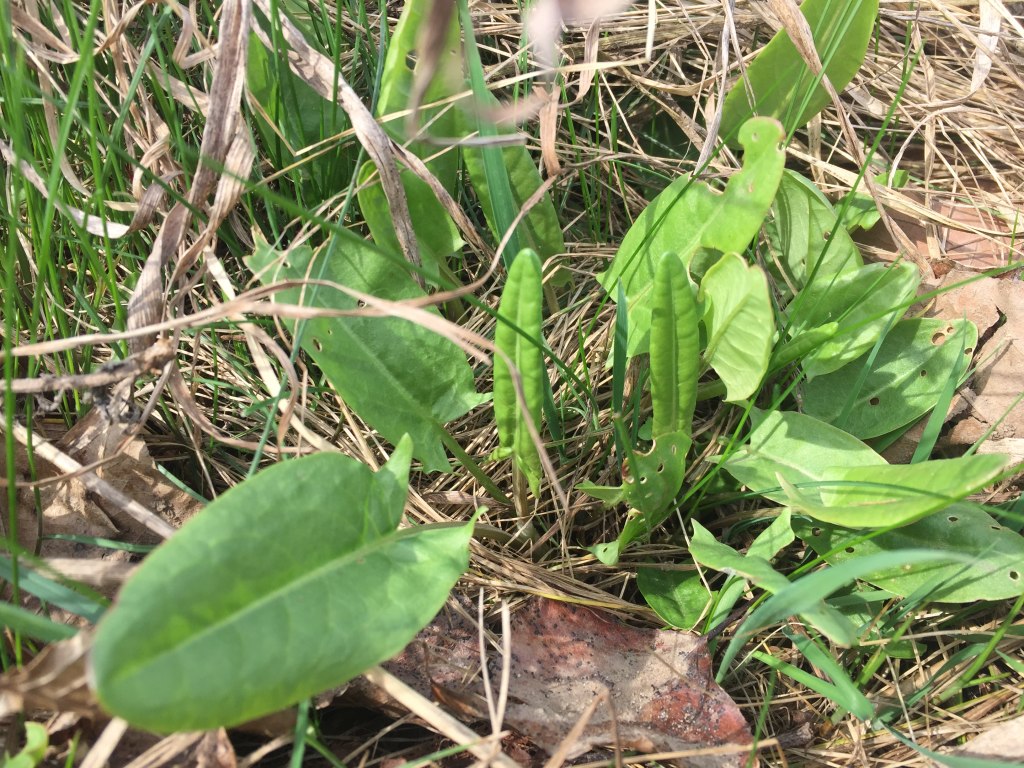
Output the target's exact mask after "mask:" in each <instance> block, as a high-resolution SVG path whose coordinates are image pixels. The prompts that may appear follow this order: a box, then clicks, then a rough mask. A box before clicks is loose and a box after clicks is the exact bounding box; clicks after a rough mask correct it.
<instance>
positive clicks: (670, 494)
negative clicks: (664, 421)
mask: <svg viewBox="0 0 1024 768" xmlns="http://www.w3.org/2000/svg"><path fill="white" fill-rule="evenodd" d="M692 442H693V441H692V440H691V439H690V436H689V434H687V433H685V432H671V433H668V434H665V435H662V436H661V438H659V439H658V440H656V441H655V443H654V445H653V446H651V449H650V450H649V451H648V452H647V453H632V452H631V453H630V455H629V458H628V460H627V461H626V462H624V464H623V469H622V479H623V482H622V487H621V488H619V489H615V488H609V487H607V486H604V487H602V486H595V485H592V484H589V483H581V484H580V485H578V486H577V488H579V489H580V490H582V491H584V492H585V493H589V494H591V495H592V496H595V497H596V498H600V499H603V500H604V501H605V502H606V503H617V502H618V501H620V500H622V499H625V501H627V502H628V503H629V505H630V507H631V509H630V510H629V513H628V514H627V516H626V522H625V523H624V524H623V526H622V532H621V533H620V534H619V537H618V538H617V539H616V540H615V541H614V542H609V543H606V544H598V545H596V546H593V547H588V548H587V549H588V550H589V551H590V552H591V553H592V554H593V555H594V556H595V557H597V558H598V559H599V560H600V561H601V562H602V563H604V564H605V565H615V563H617V562H618V561H619V555H620V553H621V552H622V551H623V550H624V549H625V548H626V547H627V546H629V545H630V544H631V543H632V542H634V541H636V540H637V539H639V538H641V537H642V536H648V535H650V533H651V531H653V530H654V529H655V528H656V527H657V526H659V525H661V524H662V523H663V522H665V520H666V519H667V518H668V516H669V515H670V514H671V512H672V502H673V501H674V500H675V497H676V495H677V494H678V493H679V490H680V489H681V488H682V487H683V478H684V477H685V475H686V454H687V452H688V451H689V450H690V445H691V444H692Z"/></svg>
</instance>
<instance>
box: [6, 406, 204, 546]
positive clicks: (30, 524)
mask: <svg viewBox="0 0 1024 768" xmlns="http://www.w3.org/2000/svg"><path fill="white" fill-rule="evenodd" d="M42 438H49V440H51V441H52V443H53V445H52V448H53V449H55V450H53V453H54V454H55V455H60V456H67V457H70V458H71V459H73V460H74V462H76V463H77V464H80V465H82V466H85V467H89V466H94V467H95V468H94V470H93V474H94V475H95V476H96V477H98V478H99V479H100V480H102V481H103V487H104V488H107V489H111V490H112V491H113V492H114V493H116V494H119V496H120V498H125V499H130V500H131V501H133V502H135V503H136V504H139V505H141V507H143V508H145V509H146V510H148V514H150V515H152V516H153V519H154V520H156V521H157V522H160V523H161V525H162V526H164V528H166V529H167V530H168V531H171V532H173V530H174V528H176V527H179V526H180V525H181V524H182V523H183V522H184V521H185V520H187V519H188V518H190V517H192V516H193V515H194V514H195V513H196V512H198V511H199V510H200V509H201V508H202V506H203V503H202V502H201V501H199V500H197V499H195V498H193V497H192V496H189V495H188V494H187V493H185V492H184V491H182V490H181V489H179V488H177V487H176V486H174V485H173V484H171V483H170V482H169V481H168V480H167V478H166V477H165V476H164V475H163V474H161V472H160V470H159V469H157V466H156V462H154V461H153V458H152V457H151V456H150V454H149V450H148V448H147V447H146V443H145V441H144V440H143V439H142V437H140V436H138V435H135V436H130V437H128V438H127V439H126V426H125V425H124V424H117V423H110V422H108V421H106V420H105V419H104V418H103V417H102V415H101V413H100V409H99V408H94V409H93V410H92V411H90V412H89V414H87V415H86V416H85V417H84V418H83V419H82V420H81V421H79V422H78V424H76V425H75V426H74V427H72V428H71V430H70V431H68V432H66V433H64V434H63V435H59V434H56V433H51V434H46V435H39V434H35V435H34V436H33V441H34V443H35V444H36V445H39V441H40V440H41V439H42ZM48 455H49V454H48ZM35 470H36V475H35V476H36V479H37V480H38V481H45V480H50V482H45V483H43V484H41V485H39V486H38V494H39V495H38V511H39V512H40V513H41V517H40V518H37V506H36V503H37V498H36V494H35V492H34V491H33V489H32V488H31V487H30V486H29V485H26V486H25V487H19V488H18V518H19V526H18V530H19V539H20V543H21V545H22V546H23V547H24V548H25V549H27V550H29V551H38V553H39V554H40V555H41V556H42V557H48V558H71V557H77V558H82V557H83V554H84V553H83V548H84V545H82V544H79V543H77V542H74V541H68V540H60V539H53V538H46V539H44V540H43V541H42V542H37V538H38V535H39V534H40V533H42V534H43V535H44V536H53V535H55V534H61V535H72V536H81V537H92V536H95V537H103V538H116V539H119V540H121V541H124V542H128V543H133V544H157V543H159V542H160V541H161V540H162V539H161V537H160V536H158V535H156V534H155V533H154V532H153V531H152V530H150V529H149V528H147V527H146V526H144V525H142V524H141V523H140V522H139V521H137V520H135V519H133V518H132V517H130V516H128V515H127V514H125V512H124V510H123V509H122V508H121V507H120V506H119V505H118V504H115V503H113V500H112V499H108V498H104V496H103V493H102V492H97V491H96V490H95V489H91V488H89V487H87V486H86V484H85V483H84V481H83V478H82V477H80V476H71V477H67V478H66V479H65V480H58V478H61V477H63V476H64V475H65V473H64V472H63V471H62V470H60V469H58V468H57V467H55V466H54V465H52V464H50V463H49V462H47V461H45V460H43V459H42V458H40V456H39V455H36V457H35ZM5 471H6V470H5V469H4V460H3V458H2V457H0V472H5ZM15 475H16V477H17V478H18V480H19V482H25V483H27V482H28V481H29V480H30V479H31V475H30V473H29V464H28V460H27V456H26V452H25V450H24V448H23V447H22V446H21V445H20V444H19V445H18V446H17V450H16V451H15ZM37 546H38V550H37ZM88 556H92V553H91V552H90V553H88ZM103 557H104V559H112V560H122V561H123V560H126V559H127V557H128V554H127V553H125V552H118V551H110V550H108V551H106V552H105V553H104V554H103Z"/></svg>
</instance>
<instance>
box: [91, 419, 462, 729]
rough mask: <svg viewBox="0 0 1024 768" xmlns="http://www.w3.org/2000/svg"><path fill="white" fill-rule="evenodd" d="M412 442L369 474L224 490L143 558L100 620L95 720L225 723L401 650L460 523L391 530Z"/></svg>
mask: <svg viewBox="0 0 1024 768" xmlns="http://www.w3.org/2000/svg"><path fill="white" fill-rule="evenodd" d="M410 453H411V445H410V443H409V441H408V439H407V438H406V439H403V440H402V441H401V442H400V443H399V445H398V447H397V448H396V449H395V452H394V454H393V456H392V458H391V460H390V461H389V462H388V464H387V465H386V466H385V468H384V469H382V470H381V471H380V472H378V473H377V474H374V473H373V472H371V471H370V469H369V468H368V467H366V466H365V465H363V464H360V463H358V462H356V461H355V460H353V459H350V458H348V457H346V456H342V455H341V454H336V453H321V454H316V455H313V456H307V457H303V458H299V459H293V460H290V461H286V462H283V463H280V464H277V465H274V466H272V467H270V468H269V469H266V470H264V471H263V472H260V473H259V474H258V475H256V476H255V477H253V478H252V479H251V480H248V481H246V482H244V483H241V484H240V485H238V486H236V487H234V488H232V489H231V490H229V491H228V492H227V493H225V494H224V495H222V496H221V497H220V498H218V499H217V500H216V501H214V502H212V503H211V504H210V505H209V506H208V507H207V508H206V509H204V510H203V512H202V513H200V514H199V515H197V516H196V517H195V518H193V519H192V520H190V521H189V522H188V523H187V524H186V525H185V526H184V527H183V528H182V529H181V530H180V531H179V532H178V533H177V534H176V535H175V536H174V537H173V538H172V539H170V540H169V541H168V542H167V543H165V544H164V545H163V546H161V547H160V548H159V549H157V550H156V551H155V552H154V553H153V554H151V555H150V556H149V557H147V558H146V560H145V561H144V562H143V564H142V566H141V567H140V568H139V570H138V571H137V572H136V574H135V575H134V576H133V577H132V579H131V580H130V581H129V582H128V584H127V585H125V587H124V589H122V591H121V594H120V597H119V598H118V601H117V603H116V605H115V606H114V607H113V608H112V609H111V610H110V611H109V612H108V613H107V615H106V616H105V617H104V618H103V620H102V621H101V622H100V624H99V627H98V629H97V632H96V636H95V639H94V644H93V650H92V657H91V668H92V677H93V680H94V681H95V689H96V695H97V697H98V698H99V701H100V703H101V704H102V705H103V706H104V708H105V709H107V710H108V711H109V712H111V713H113V714H115V715H118V716H120V717H123V718H124V719H126V720H127V721H129V722H130V723H132V724H133V725H134V726H137V727H139V728H143V729H146V730H152V731H157V732H167V731H179V730H181V731H185V730H206V729H210V728H217V727H221V726H231V725H235V724H237V723H241V722H244V721H246V720H251V719H253V718H256V717H260V716H262V715H265V714H268V713H270V712H273V711H275V710H278V709H280V708H282V707H285V706H288V705H290V704H293V703H295V702H296V701H299V700H300V699H303V698H306V697H308V696H311V695H313V694H315V693H317V692H318V691H322V690H324V689H327V688H330V687H332V686H337V685H341V684H342V683H344V682H345V681H347V680H350V679H351V678H352V677H354V676H356V675H358V674H359V673H360V672H362V671H363V670H364V669H366V668H367V667H369V666H371V665H373V664H376V663H378V662H380V661H383V660H385V659H387V658H389V657H391V656H393V655H394V654H395V653H397V652H398V651H400V650H401V649H402V648H403V647H404V646H405V644H406V643H408V642H409V641H410V640H411V639H412V638H413V637H414V636H415V634H416V632H417V631H419V629H421V628H422V627H423V626H425V625H426V624H427V623H428V622H429V621H430V620H431V619H432V618H433V617H434V615H435V614H436V613H437V611H438V610H440V608H441V606H442V605H443V604H444V600H445V598H446V596H447V595H448V592H449V590H450V589H451V587H452V586H453V585H454V583H455V581H456V580H457V579H458V577H459V576H460V575H461V574H462V572H463V571H464V570H465V569H466V567H467V566H468V561H469V552H468V544H469V538H470V535H471V533H472V524H466V525H457V526H429V527H420V526H415V527H410V528H405V529H402V530H396V526H397V524H398V521H399V519H400V518H401V515H402V507H403V504H404V501H405V489H406V483H407V480H408V471H409V459H410Z"/></svg>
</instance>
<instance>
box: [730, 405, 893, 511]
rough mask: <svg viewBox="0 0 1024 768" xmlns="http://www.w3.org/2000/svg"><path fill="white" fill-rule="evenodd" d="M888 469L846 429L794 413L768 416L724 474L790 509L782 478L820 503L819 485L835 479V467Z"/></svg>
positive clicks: (778, 412)
mask: <svg viewBox="0 0 1024 768" xmlns="http://www.w3.org/2000/svg"><path fill="white" fill-rule="evenodd" d="M860 466H865V467H877V466H886V461H885V459H883V458H882V457H881V456H879V455H878V454H877V453H875V452H874V451H873V450H871V449H870V448H869V447H868V446H866V445H865V444H864V443H862V442H861V441H860V440H858V439H857V438H855V437H853V436H852V435H850V434H848V433H846V432H844V431H843V430H841V429H837V428H836V427H833V426H831V425H830V424H826V423H825V422H823V421H819V420H818V419H815V418H813V417H811V416H807V415H805V414H802V413H796V412H794V411H770V412H769V413H767V414H766V415H764V417H763V419H762V420H761V422H760V423H759V424H758V425H757V427H756V428H755V429H754V431H753V432H751V433H750V437H749V439H748V440H747V443H746V445H744V446H741V447H740V448H739V449H737V450H736V451H735V452H733V453H732V454H731V455H730V456H729V458H728V459H726V460H725V461H724V462H722V468H723V469H724V470H725V471H726V472H728V473H729V474H730V475H732V476H733V477H734V478H736V480H738V481H739V482H741V483H742V484H743V485H745V486H746V487H747V488H749V489H750V490H751V491H753V492H754V493H757V494H760V495H761V496H764V497H765V498H768V499H771V500H772V501H775V502H778V503H779V504H786V503H787V502H788V497H787V496H786V494H785V493H784V492H783V491H782V488H781V487H780V485H779V480H778V478H779V476H780V475H781V476H782V477H783V478H784V479H785V480H786V481H788V482H789V483H790V484H791V485H795V486H801V490H802V492H803V493H804V494H806V495H807V496H808V497H809V498H813V499H818V500H819V501H820V499H821V494H820V491H819V489H818V488H816V487H815V485H816V484H818V483H820V482H822V481H824V480H826V479H829V478H831V477H832V476H833V475H832V474H831V471H832V468H833V467H860Z"/></svg>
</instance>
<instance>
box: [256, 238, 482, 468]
mask: <svg viewBox="0 0 1024 768" xmlns="http://www.w3.org/2000/svg"><path fill="white" fill-rule="evenodd" d="M248 264H249V268H250V269H251V270H252V271H253V272H254V273H256V274H257V275H258V276H259V278H260V280H261V281H262V282H263V283H264V284H270V283H272V282H274V281H275V280H301V279H303V278H306V277H311V278H318V277H320V278H322V279H324V280H329V281H332V282H335V283H338V284H340V285H344V286H346V287H348V288H352V289H355V290H358V291H361V292H363V293H368V294H372V295H375V296H380V297H382V298H385V299H391V300H397V299H412V298H421V297H423V296H424V293H423V291H422V290H421V289H420V288H419V287H418V286H417V285H416V284H415V283H414V282H413V280H412V278H411V277H410V276H409V274H408V273H407V272H406V271H405V269H404V268H403V267H402V266H401V265H400V264H399V263H397V262H396V261H394V260H391V259H388V258H387V257H385V255H384V254H382V253H381V252H379V251H378V250H377V249H375V248H374V247H373V246H371V245H370V244H369V243H367V242H365V241H364V240H361V239H359V238H357V237H356V236H355V235H352V234H350V233H348V232H339V233H337V234H335V236H334V238H333V239H332V240H331V241H330V242H329V243H328V245H327V246H325V247H324V248H323V249H321V251H320V253H319V254H318V255H317V256H316V257H314V254H313V251H312V249H310V248H308V247H305V246H302V247H298V248H292V249H291V250H289V251H287V252H285V253H280V252H278V251H275V250H274V249H273V248H271V247H270V246H269V245H267V244H266V243H264V242H260V243H257V245H256V250H255V252H254V253H253V255H252V256H251V257H250V258H249V260H248ZM321 270H322V271H321ZM276 300H277V301H281V302H291V303H296V304H298V303H302V304H304V305H305V306H315V307H328V308H331V309H347V310H351V309H355V308H356V300H355V299H354V298H352V297H350V296H348V295H346V294H343V293H341V292H340V291H336V290H333V289H331V288H328V287H326V286H319V287H317V288H315V289H314V288H313V287H308V288H306V289H305V298H303V292H302V291H301V290H300V289H298V288H291V289H288V290H284V291H281V292H280V293H278V294H276ZM300 300H301V301H300ZM431 311H432V312H433V310H431ZM303 327H304V332H303V334H302V348H303V349H304V350H305V351H306V352H307V353H308V354H309V355H310V356H311V357H312V358H313V359H314V360H315V361H316V363H317V365H318V366H320V369H321V370H322V371H323V372H324V375H326V376H327V378H328V380H329V381H330V382H331V385H332V386H333V387H334V388H335V389H336V390H337V391H338V393H339V394H340V395H341V396H342V397H343V398H344V399H345V401H346V403H348V405H349V406H350V407H351V408H352V409H353V410H354V411H355V412H356V413H358V414H359V416H360V417H362V418H363V419H365V420H366V422H367V423H368V424H370V426H372V427H373V428H374V429H376V430H377V431H379V432H380V433H381V434H382V435H383V436H384V437H385V438H386V439H388V440H390V441H391V442H392V443H395V442H397V441H398V440H399V438H401V436H402V435H403V434H405V433H408V434H409V435H410V436H411V437H412V439H413V444H414V446H415V454H414V455H415V456H416V458H418V459H419V460H420V461H422V462H423V467H424V469H425V470H426V471H439V470H440V471H447V470H448V469H449V468H450V466H449V463H448V458H447V456H446V455H445V451H444V448H443V446H442V443H441V437H440V434H441V428H442V426H441V425H443V424H444V423H446V422H448V421H450V420H452V419H456V418H458V417H460V416H462V415H464V414H465V413H467V412H468V411H470V410H471V409H472V408H474V407H476V406H477V405H479V404H480V403H481V402H483V401H484V399H485V397H484V396H481V395H479V394H478V393H477V392H476V389H475V386H474V383H473V371H472V369H471V368H470V367H469V363H468V362H467V361H466V358H465V355H464V354H463V353H462V351H461V350H460V349H459V348H458V347H456V346H455V345H454V344H452V343H451V342H450V341H448V340H447V339H445V338H442V337H441V336H439V335H437V334H435V333H433V332H432V331H429V330H427V329H425V328H422V327H420V326H418V325H415V324H414V323H411V322H409V321H407V320H403V319H401V318H392V317H319V318H315V319H311V320H307V321H305V323H304V326H303Z"/></svg>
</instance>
